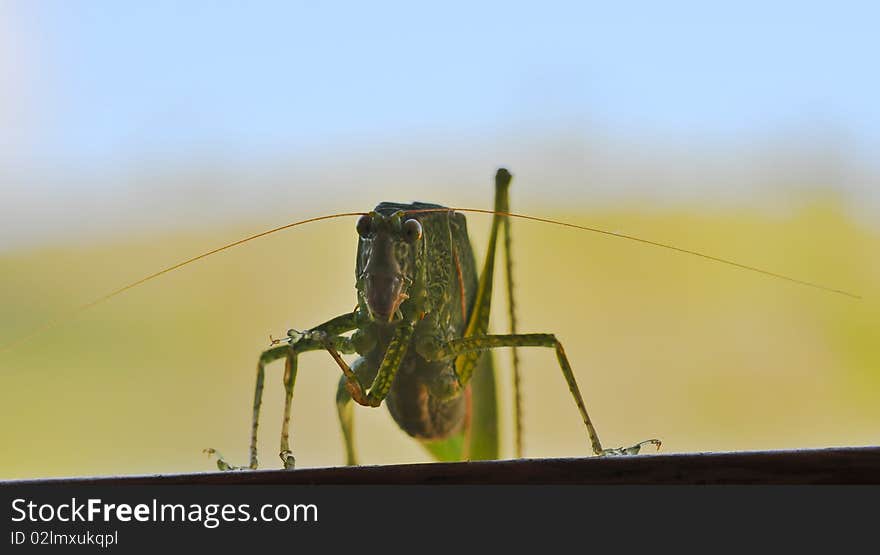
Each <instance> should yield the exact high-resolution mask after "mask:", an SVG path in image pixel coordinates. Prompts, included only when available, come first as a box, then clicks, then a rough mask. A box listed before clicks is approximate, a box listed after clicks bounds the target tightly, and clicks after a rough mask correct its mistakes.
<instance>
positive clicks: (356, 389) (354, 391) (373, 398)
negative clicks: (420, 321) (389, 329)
mask: <svg viewBox="0 0 880 555" xmlns="http://www.w3.org/2000/svg"><path fill="white" fill-rule="evenodd" d="M414 332H415V326H414V324H413V323H412V322H407V321H404V322H401V323H400V324H399V325H398V326H397V329H396V330H395V332H394V337H393V338H392V339H391V342H390V343H389V344H388V347H387V349H386V350H385V356H384V357H383V358H382V364H380V365H379V370H378V372H377V373H376V376H375V377H374V378H373V383H372V384H371V385H370V389H369V391H367V390H365V389H364V386H363V383H362V382H361V380H360V378H359V377H358V375H357V374H356V373H355V371H354V370H352V369H351V368H350V367H349V366H348V364H346V362H345V361H344V360H342V357H341V356H339V353H338V352H337V350H336V349H335V348H334V347H333V346H332V345H330V346H328V347H327V351H329V352H330V355H331V356H332V357H333V360H335V361H336V364H338V365H339V368H340V369H341V370H342V373H343V374H344V378H345V388H346V389H347V390H348V393H349V395H351V398H352V400H354V402H355V403H357V404H359V405H363V406H365V407H378V406H379V405H381V404H382V401H383V400H384V399H385V397H386V396H387V395H388V390H390V389H391V384H392V382H394V377H395V376H396V375H397V370H398V369H399V368H400V364H401V363H402V362H403V357H404V356H405V355H406V351H407V348H408V347H409V342H410V340H411V339H412V336H413V333H414Z"/></svg>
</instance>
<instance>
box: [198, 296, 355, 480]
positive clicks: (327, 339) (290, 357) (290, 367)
mask: <svg viewBox="0 0 880 555" xmlns="http://www.w3.org/2000/svg"><path fill="white" fill-rule="evenodd" d="M356 326H357V322H356V317H355V313H351V314H344V315H342V316H338V317H336V318H333V319H332V320H329V321H327V322H325V323H323V324H321V325H319V326H316V327H315V328H313V329H311V330H308V331H305V332H298V331H295V330H291V331H289V332H288V336H289V344H287V345H280V346H278V347H273V348H271V349H268V350H266V351H264V352H263V353H262V354H261V355H260V358H259V360H258V361H257V380H256V386H255V388H254V405H253V421H252V424H251V443H250V464H249V465H248V466H246V467H240V466H234V465H231V464H229V463H228V462H227V461H226V460H225V459H224V458H223V456H222V455H220V454H219V453H218V452H217V451H216V450H214V449H206V450H205V451H206V452H207V453H209V454H216V455H217V468H219V469H220V470H241V469H251V470H254V469H256V468H257V466H258V459H257V430H258V428H259V423H260V406H261V405H262V399H263V383H264V381H265V368H266V365H267V364H269V363H270V362H274V361H276V360H278V359H280V358H284V357H286V363H285V369H284V376H283V382H284V390H285V399H284V419H283V422H282V425H281V450H280V457H281V460H282V461H283V462H284V467H285V468H293V465H294V457H293V454H292V453H291V451H290V445H289V437H290V408H291V404H292V400H293V386H294V384H295V382H296V372H297V357H298V355H299V354H300V353H304V352H308V351H317V350H321V349H333V350H334V351H341V352H344V353H353V352H355V348H354V345H353V344H352V342H351V339H349V338H348V337H343V336H341V335H338V334H341V333H345V332H347V331H351V330H352V329H354V328H355V327H356Z"/></svg>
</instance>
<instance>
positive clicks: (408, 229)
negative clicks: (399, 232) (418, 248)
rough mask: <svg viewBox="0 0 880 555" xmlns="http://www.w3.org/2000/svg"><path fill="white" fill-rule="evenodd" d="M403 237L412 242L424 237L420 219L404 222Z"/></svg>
mask: <svg viewBox="0 0 880 555" xmlns="http://www.w3.org/2000/svg"><path fill="white" fill-rule="evenodd" d="M403 237H404V239H406V240H407V241H408V242H410V243H415V242H416V241H418V240H419V239H421V238H422V224H420V223H419V221H418V220H407V221H405V222H403Z"/></svg>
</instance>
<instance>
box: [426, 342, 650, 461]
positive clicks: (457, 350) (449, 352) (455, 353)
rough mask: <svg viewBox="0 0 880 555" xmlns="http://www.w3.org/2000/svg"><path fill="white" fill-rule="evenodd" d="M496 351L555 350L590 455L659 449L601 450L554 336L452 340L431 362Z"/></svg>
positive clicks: (463, 379)
mask: <svg viewBox="0 0 880 555" xmlns="http://www.w3.org/2000/svg"><path fill="white" fill-rule="evenodd" d="M498 347H550V348H553V349H555V351H556V358H557V360H558V361H559V368H560V369H561V370H562V375H563V376H564V377H565V381H566V382H567V383H568V389H569V391H571V395H572V397H574V401H575V404H577V407H578V411H580V413H581V418H583V421H584V425H585V426H586V427H587V434H588V435H589V437H590V443H591V444H592V446H593V452H594V453H595V454H597V455H635V454H637V453H638V452H639V450H640V449H641V447H642V445H645V444H648V443H650V444H652V445H656V446H657V447H658V448H659V447H660V440H657V439H649V440H647V441H642V442H640V443H638V444H636V445H633V446H632V447H621V448H613V449H603V448H602V443H601V442H600V441H599V434H598V433H596V429H595V427H593V422H592V421H591V420H590V416H589V415H588V414H587V408H586V406H585V405H584V400H583V397H581V392H580V389H579V388H578V385H577V382H576V381H575V378H574V372H572V370H571V365H570V364H569V362H568V357H567V356H566V355H565V350H564V349H563V348H562V343H560V342H559V340H558V339H556V336H555V335H553V334H549V333H528V334H511V335H483V336H477V337H465V338H462V339H454V340H452V341H450V342H448V343H447V344H446V345H444V346H442V347H440V348H439V349H437V351H436V352H435V353H434V357H432V358H434V359H437V360H439V359H451V358H454V357H460V356H461V355H463V354H466V353H475V352H481V351H485V350H488V349H496V348H498ZM466 383H467V381H466V379H465V378H464V377H462V385H465V384H466Z"/></svg>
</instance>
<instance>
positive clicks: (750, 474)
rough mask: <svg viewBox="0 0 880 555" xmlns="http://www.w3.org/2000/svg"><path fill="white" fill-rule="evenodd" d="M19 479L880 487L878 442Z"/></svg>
mask: <svg viewBox="0 0 880 555" xmlns="http://www.w3.org/2000/svg"><path fill="white" fill-rule="evenodd" d="M14 484H49V485H51V484H57V485H90V484H107V485H125V484H131V485H159V484H193V485H195V484H271V485H284V484H290V485H294V484H300V485H303V484H351V485H356V484H411V485H412V484H422V485H434V484H436V485H441V484H880V447H846V448H831V449H810V450H794V451H757V452H733V453H692V454H651V455H640V456H635V457H591V458H572V459H520V460H503V461H479V462H477V461H474V462H462V463H426V464H402V465H389V466H357V467H333V468H303V469H299V470H289V471H286V470H257V471H236V472H205V473H195V474H165V475H140V476H106V477H78V478H51V479H40V480H15V481H4V482H0V485H14Z"/></svg>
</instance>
